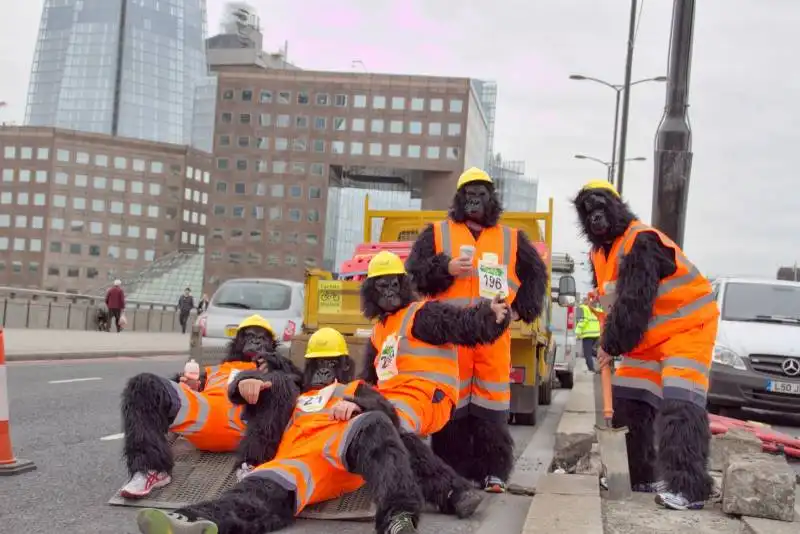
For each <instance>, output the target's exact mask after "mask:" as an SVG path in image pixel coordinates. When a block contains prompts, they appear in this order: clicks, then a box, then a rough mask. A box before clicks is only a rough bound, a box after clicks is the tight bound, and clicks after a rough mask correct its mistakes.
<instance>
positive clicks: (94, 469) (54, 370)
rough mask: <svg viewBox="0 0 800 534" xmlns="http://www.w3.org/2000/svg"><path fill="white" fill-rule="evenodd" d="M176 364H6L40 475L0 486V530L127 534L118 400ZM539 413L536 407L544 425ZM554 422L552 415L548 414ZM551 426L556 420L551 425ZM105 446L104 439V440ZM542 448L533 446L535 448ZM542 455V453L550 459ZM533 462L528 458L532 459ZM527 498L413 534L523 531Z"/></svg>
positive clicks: (18, 437)
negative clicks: (134, 380)
mask: <svg viewBox="0 0 800 534" xmlns="http://www.w3.org/2000/svg"><path fill="white" fill-rule="evenodd" d="M182 361H183V357H180V356H177V357H174V356H165V357H161V358H146V359H131V358H115V359H107V360H74V361H55V362H18V363H11V364H10V365H9V390H10V404H11V427H12V428H11V431H12V439H13V445H14V449H15V452H16V455H17V456H18V457H20V458H26V459H31V460H33V461H34V462H35V463H36V465H37V467H38V469H37V470H36V471H34V472H31V473H26V474H23V475H19V476H13V477H7V478H6V477H4V478H0V488H2V491H1V492H0V493H2V495H3V497H2V499H0V531H3V532H26V533H29V534H52V533H54V532H58V533H60V534H135V533H136V532H137V530H136V526H135V519H134V518H135V514H136V509H133V508H120V507H112V506H109V505H107V504H106V502H107V501H108V499H109V498H110V497H111V496H112V495H113V494H114V492H115V491H116V490H117V489H118V488H119V487H120V486H122V485H123V484H124V483H125V481H126V474H125V470H124V467H123V464H122V460H121V456H120V451H121V441H120V440H119V438H120V436H119V433H120V416H119V396H120V392H121V391H122V388H123V386H124V384H125V381H126V380H127V379H128V378H129V377H130V376H132V375H134V374H136V373H138V372H142V371H150V372H154V373H158V374H162V375H168V374H170V373H172V372H175V371H176V370H179V369H180V367H181V363H182ZM565 395H567V392H565V391H562V392H558V395H557V396H556V399H558V400H559V402H554V407H557V406H559V405H560V406H561V407H562V408H563V400H564V398H563V397H564V396H565ZM546 414H547V408H546V407H542V408H540V413H539V419H540V421H542V420H544V419H545V415H546ZM554 415H555V414H554ZM547 419H548V423H547V424H545V425H542V424H540V425H539V426H538V427H536V428H531V427H512V432H513V434H514V437H515V440H516V443H517V447H518V454H519V453H521V451H522V450H523V449H524V448H525V447H526V445H527V444H528V443H529V442H531V440H532V438H533V437H534V435H535V434H536V436H537V437H536V439H534V440H533V444H532V446H531V447H529V449H528V452H526V462H525V463H526V464H527V465H530V463H534V464H535V463H536V459H535V458H533V459H531V458H530V457H528V456H529V453H530V452H531V450H533V451H534V452H535V453H536V454H539V453H541V455H542V460H541V461H540V463H543V462H549V460H548V459H546V456H547V454H548V452H550V451H551V450H552V442H549V443H548V441H549V438H548V436H543V437H542V438H543V439H542V438H540V437H539V435H540V434H544V432H538V430H539V429H540V428H542V427H545V428H546V429H547V432H549V433H552V432H553V431H554V430H555V426H554V425H552V424H550V422H549V421H550V420H551V419H555V418H554V417H548V418H547ZM555 422H556V423H557V420H556V421H555ZM104 438H105V439H104ZM539 442H541V444H540V445H538V443H539ZM548 448H549V449H550V451H548ZM536 454H534V456H535V455H536ZM530 502H531V498H530V497H522V496H515V495H503V496H499V497H498V496H491V497H490V498H489V500H488V502H486V503H484V504H483V505H482V507H481V509H479V511H478V513H477V514H476V516H475V518H474V519H472V520H468V521H457V520H454V519H451V518H448V517H444V516H440V515H427V516H425V518H424V523H423V525H421V527H422V528H421V532H423V533H434V532H436V533H437V534H450V533H453V534H455V533H459V534H462V533H463V534H484V533H489V532H491V533H492V534H499V533H502V534H514V533H516V532H519V531H520V530H521V527H522V524H523V522H524V519H525V515H526V513H527V511H528V507H529V505H530ZM284 532H287V533H292V534H312V533H317V534H318V533H327V532H331V533H333V532H335V533H337V534H370V533H372V532H373V530H372V527H371V525H370V524H363V523H362V524H359V523H347V522H321V521H303V522H299V523H298V524H297V525H296V526H294V527H293V528H290V529H287V530H285V531H284Z"/></svg>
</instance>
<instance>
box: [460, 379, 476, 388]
mask: <svg viewBox="0 0 800 534" xmlns="http://www.w3.org/2000/svg"><path fill="white" fill-rule="evenodd" d="M473 379H474V377H473V378H462V379H461V380H460V381H459V382H460V383H461V384H460V388H461V389H466V388H470V387H472V380H473Z"/></svg>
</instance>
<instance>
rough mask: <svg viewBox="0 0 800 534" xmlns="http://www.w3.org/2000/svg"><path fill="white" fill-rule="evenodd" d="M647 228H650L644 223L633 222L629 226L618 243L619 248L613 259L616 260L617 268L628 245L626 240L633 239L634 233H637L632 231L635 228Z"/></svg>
mask: <svg viewBox="0 0 800 534" xmlns="http://www.w3.org/2000/svg"><path fill="white" fill-rule="evenodd" d="M649 229H650V228H649V227H648V226H647V225H645V224H634V225H633V226H631V228H630V230H629V231H628V235H626V236H625V238H624V239H623V241H622V243H620V245H619V250H617V257H616V259H615V261H616V262H617V269H619V265H620V262H621V261H622V258H623V257H625V249H626V248H627V246H628V242H629V241H630V240H631V239H634V237H635V236H636V235H638V234H635V233H634V232H635V231H636V230H649Z"/></svg>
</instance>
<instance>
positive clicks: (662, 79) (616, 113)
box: [569, 74, 667, 194]
mask: <svg viewBox="0 0 800 534" xmlns="http://www.w3.org/2000/svg"><path fill="white" fill-rule="evenodd" d="M569 79H570V80H578V81H584V80H585V81H590V82H595V83H599V84H600V85H605V86H606V87H609V88H611V89H613V90H614V92H615V93H616V105H615V106H614V138H613V139H612V143H611V167H609V169H610V170H609V180H608V181H609V182H611V183H612V184H613V183H614V170H615V167H616V157H617V130H618V128H619V104H620V101H619V100H620V94H621V93H622V91H623V90H624V89H625V85H621V84H613V83H608V82H607V81H604V80H601V79H599V78H593V77H591V76H584V75H582V74H572V75H570V77H569ZM666 81H667V77H666V76H655V77H653V78H643V79H641V80H636V81H635V82H631V87H633V86H634V85H638V84H640V83H646V82H666ZM619 185H620V187H619V189H620V191H619V192H620V194H622V184H619Z"/></svg>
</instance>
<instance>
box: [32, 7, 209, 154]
mask: <svg viewBox="0 0 800 534" xmlns="http://www.w3.org/2000/svg"><path fill="white" fill-rule="evenodd" d="M205 35H206V2H205V0H45V3H44V9H43V11H42V19H41V23H40V27H39V36H38V41H37V44H36V52H35V55H34V60H33V66H32V69H31V80H30V87H29V90H28V107H27V116H26V123H27V124H29V125H32V126H55V127H60V128H67V129H72V130H79V131H86V132H97V133H105V134H110V135H119V136H123V137H132V138H136V139H144V140H149V141H159V142H166V143H176V144H191V140H192V117H193V112H194V101H195V95H196V86H197V84H198V83H202V81H203V80H204V78H205V76H206V73H207V66H206V55H205ZM195 135H196V132H195Z"/></svg>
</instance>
